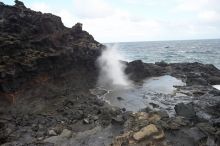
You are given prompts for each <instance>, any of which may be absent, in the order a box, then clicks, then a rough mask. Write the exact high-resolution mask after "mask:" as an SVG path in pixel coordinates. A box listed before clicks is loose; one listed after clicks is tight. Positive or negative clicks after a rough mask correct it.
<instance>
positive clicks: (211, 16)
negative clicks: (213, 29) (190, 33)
mask: <svg viewBox="0 0 220 146" xmlns="http://www.w3.org/2000/svg"><path fill="white" fill-rule="evenodd" d="M198 17H199V19H200V20H202V21H205V22H217V21H220V14H219V13H218V12H216V11H213V10H210V11H202V12H200V13H199V15H198Z"/></svg>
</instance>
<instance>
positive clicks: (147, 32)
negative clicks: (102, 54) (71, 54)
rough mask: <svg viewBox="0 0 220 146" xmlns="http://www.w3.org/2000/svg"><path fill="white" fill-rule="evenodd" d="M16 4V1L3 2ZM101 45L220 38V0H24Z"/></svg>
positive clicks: (3, 0) (4, 0) (25, 2)
mask: <svg viewBox="0 0 220 146" xmlns="http://www.w3.org/2000/svg"><path fill="white" fill-rule="evenodd" d="M0 1H2V2H4V3H5V4H10V5H13V4H14V0H0ZM23 2H24V4H25V5H26V7H29V8H31V9H33V10H36V11H41V12H43V13H53V14H55V15H58V16H60V17H61V18H62V21H63V23H64V25H65V26H67V27H72V26H73V25H74V24H75V23H77V22H81V23H82V24H83V29H84V30H86V31H88V32H89V33H90V34H92V35H93V36H94V38H95V39H96V40H97V41H99V42H102V43H107V42H130V41H159V40H189V39H213V38H220V0H23Z"/></svg>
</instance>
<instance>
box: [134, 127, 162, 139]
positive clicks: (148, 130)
mask: <svg viewBox="0 0 220 146" xmlns="http://www.w3.org/2000/svg"><path fill="white" fill-rule="evenodd" d="M157 132H159V130H158V128H157V127H156V126H155V125H154V124H150V125H148V126H146V127H144V128H142V129H141V130H140V131H138V132H136V133H134V135H133V138H134V139H135V140H137V141H140V140H142V139H144V138H147V137H150V136H152V135H154V134H155V133H157Z"/></svg>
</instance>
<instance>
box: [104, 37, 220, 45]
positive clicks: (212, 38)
mask: <svg viewBox="0 0 220 146" xmlns="http://www.w3.org/2000/svg"><path fill="white" fill-rule="evenodd" d="M197 40H198V41H199V40H220V38H207V39H182V40H181V39H177V40H152V41H147V40H146V41H119V42H101V43H102V44H113V43H138V42H139V43H141V42H169V41H197Z"/></svg>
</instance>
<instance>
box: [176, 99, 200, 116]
mask: <svg viewBox="0 0 220 146" xmlns="http://www.w3.org/2000/svg"><path fill="white" fill-rule="evenodd" d="M174 109H175V111H176V114H177V115H178V116H183V117H185V118H188V119H194V118H196V112H195V110H194V105H193V103H192V102H191V103H187V104H184V103H179V104H177V105H175V107H174Z"/></svg>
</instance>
